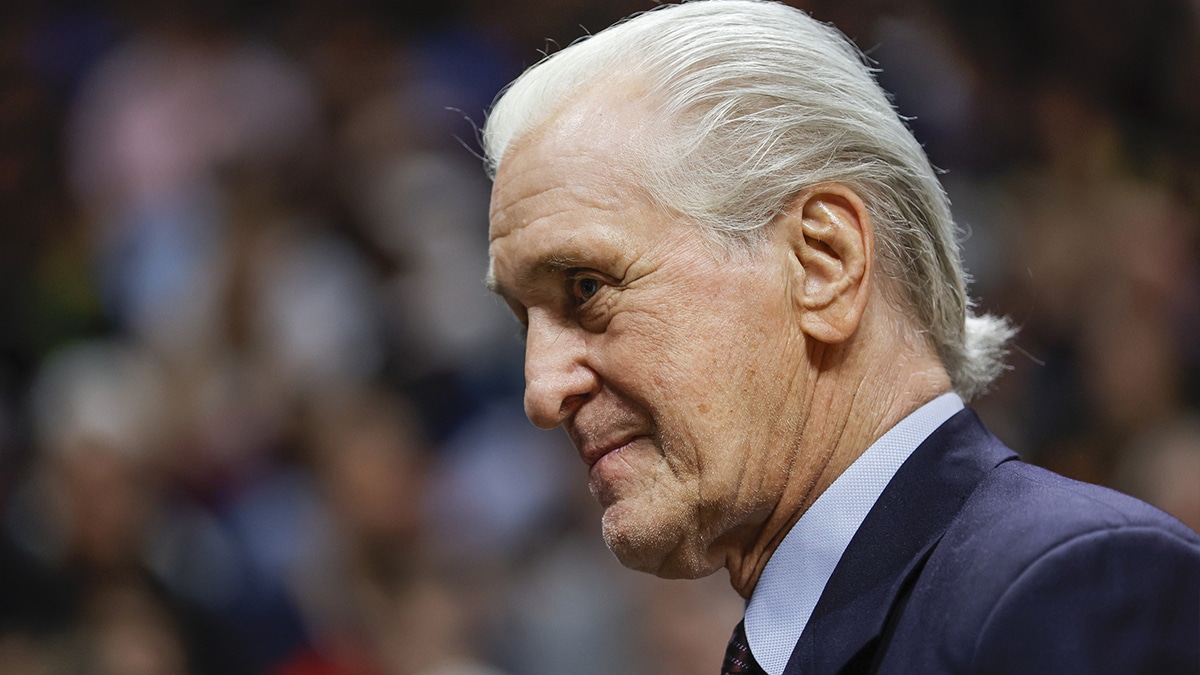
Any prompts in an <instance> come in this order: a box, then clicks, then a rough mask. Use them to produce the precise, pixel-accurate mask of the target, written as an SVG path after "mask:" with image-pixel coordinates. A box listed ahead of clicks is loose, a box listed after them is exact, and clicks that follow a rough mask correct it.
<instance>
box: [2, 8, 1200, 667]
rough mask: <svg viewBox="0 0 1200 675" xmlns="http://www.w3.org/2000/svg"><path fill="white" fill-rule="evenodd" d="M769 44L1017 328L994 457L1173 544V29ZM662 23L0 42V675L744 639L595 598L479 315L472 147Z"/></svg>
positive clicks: (1183, 64)
mask: <svg viewBox="0 0 1200 675" xmlns="http://www.w3.org/2000/svg"><path fill="white" fill-rule="evenodd" d="M796 4H799V5H803V6H806V7H807V8H808V9H810V10H811V11H812V12H813V13H814V14H815V15H816V16H817V17H818V18H821V19H824V20H830V21H834V22H836V23H837V25H838V26H839V27H840V28H842V29H843V30H845V31H846V32H847V33H848V34H850V35H851V37H852V38H854V39H855V40H856V41H858V43H859V44H860V45H861V46H863V47H864V48H866V49H867V50H868V52H869V53H870V54H872V55H873V57H874V58H876V59H877V60H878V61H879V65H880V67H881V69H882V75H881V77H882V80H883V82H884V83H885V85H886V86H887V87H889V88H890V89H891V90H892V91H894V93H895V95H896V101H897V104H898V106H899V108H900V111H901V113H902V114H905V115H908V116H911V117H913V118H914V119H912V121H911V124H912V126H913V128H914V129H915V131H916V133H917V135H918V137H919V138H920V139H921V140H922V142H923V143H925V144H926V146H927V148H928V150H929V153H930V155H931V157H932V158H933V161H934V163H935V164H936V165H938V166H939V167H941V168H943V169H946V170H947V172H948V173H947V174H946V176H945V182H946V185H947V189H948V191H949V193H950V195H951V197H952V199H953V201H954V204H955V209H956V213H957V214H958V217H959V219H960V221H961V222H962V223H963V224H964V225H965V226H966V229H967V231H968V237H967V238H966V240H965V241H964V247H965V255H966V260H967V264H968V268H969V270H970V271H971V272H972V273H973V274H974V275H975V278H976V284H977V285H976V291H977V293H978V295H980V296H981V298H982V302H983V303H984V304H985V305H988V307H989V309H992V310H999V311H1001V312H1004V313H1007V314H1009V315H1011V316H1012V317H1013V318H1014V319H1015V321H1016V322H1017V323H1018V324H1020V325H1021V327H1022V332H1021V334H1020V336H1019V337H1018V341H1017V347H1018V353H1017V354H1014V356H1013V358H1012V359H1011V363H1012V365H1013V369H1012V371H1011V372H1010V373H1008V374H1007V375H1006V376H1005V377H1004V378H1003V379H1002V380H1001V381H1000V383H999V386H998V387H997V389H996V391H995V392H993V393H992V394H991V395H990V396H989V397H987V398H985V399H984V400H983V401H982V402H981V403H980V405H979V408H980V410H981V413H982V414H983V415H984V416H985V417H986V418H988V422H989V424H991V425H992V426H993V428H995V429H997V430H998V431H999V432H1000V434H1001V435H1002V436H1003V437H1004V438H1005V440H1007V441H1008V442H1009V443H1010V444H1012V445H1013V446H1014V447H1017V448H1020V449H1022V451H1023V452H1024V453H1025V454H1026V456H1027V458H1029V459H1031V460H1034V461H1037V462H1041V463H1044V464H1049V465H1052V466H1054V468H1056V469H1058V470H1059V471H1063V472H1065V473H1067V474H1070V475H1073V476H1076V477H1080V478H1085V479H1088V480H1092V481H1096V482H1101V483H1107V484H1111V485H1114V486H1117V487H1119V488H1120V489H1124V490H1127V491H1129V492H1131V493H1133V494H1136V495H1138V496H1140V497H1142V498H1144V499H1147V500H1148V501H1150V502H1152V503H1155V504H1157V505H1159V506H1161V507H1162V508H1164V509H1166V510H1168V511H1169V512H1171V513H1173V514H1175V515H1176V516H1178V517H1179V518H1180V519H1182V520H1184V521H1185V522H1186V523H1188V524H1189V525H1190V526H1191V527H1193V528H1196V527H1200V503H1198V502H1197V498H1196V495H1197V491H1196V490H1195V486H1196V485H1197V484H1198V482H1200V473H1198V472H1200V431H1198V430H1197V423H1196V420H1197V419H1198V418H1200V342H1198V341H1197V340H1196V339H1195V335H1197V334H1198V332H1200V162H1198V161H1197V159H1196V158H1197V157H1200V134H1197V130H1198V129H1200V89H1197V88H1196V87H1195V86H1194V84H1195V82H1196V81H1197V80H1198V79H1200V49H1198V48H1197V45H1200V9H1198V8H1197V6H1196V5H1195V3H1190V2H1188V1H1187V0H1153V1H1151V2H1148V3H1142V4H1139V5H1137V6H1136V7H1135V6H1133V5H1129V4H1128V3H1126V4H1122V3H1117V2H1100V3H1078V2H1075V3H1072V2H1066V1H1065V0H1055V1H1053V2H1048V3H1047V2H1032V1H1029V0H1023V1H1020V2H1009V1H1007V0H1006V1H1004V2H999V1H994V2H993V1H987V0H984V1H975V0H972V1H971V2H955V1H952V0H949V1H938V2H933V1H931V0H893V1H890V2H884V1H882V0H880V1H875V2H868V3H858V4H855V5H854V6H853V7H852V8H851V7H850V6H849V5H846V4H845V3H838V2H824V1H821V0H812V1H806V2H797V3H796ZM651 6H652V3H650V2H649V1H648V0H621V2H616V3H613V2H599V1H598V0H572V1H571V2H546V1H545V0H513V1H512V2H505V3H493V2H480V1H478V0H456V1H452V2H426V1H421V2H409V3H387V2H381V1H378V0H354V1H351V2H336V1H334V0H306V2H303V3H298V4H288V3H265V4H263V3H259V4H257V5H253V6H250V5H245V3H242V5H239V4H237V3H231V2H225V1H223V0H222V1H218V2H198V1H197V0H167V1H166V2H154V3H152V2H144V1H142V0H133V1H131V2H121V3H103V2H86V1H85V2H62V1H61V0H60V1H52V2H48V3H34V4H29V3H25V4H20V3H16V4H14V3H9V5H6V6H4V7H0V223H3V227H0V311H2V312H3V318H4V320H3V321H0V504H2V509H0V523H2V525H3V526H2V527H0V673H9V672H13V673H47V674H54V675H57V674H59V673H74V672H80V671H81V670H85V666H86V667H87V668H90V670H88V672H113V673H117V672H120V673H164V674H165V673H196V674H201V675H203V674H206V673H234V674H235V675H236V674H237V673H274V674H278V675H285V674H287V675H310V674H318V673H320V674H331V675H332V674H343V673H344V674H347V675H350V674H354V675H374V674H376V673H378V674H389V675H390V674H398V675H405V674H423V675H438V674H443V675H445V674H484V675H487V674H495V673H502V672H504V673H512V674H513V675H520V674H523V673H531V674H533V673H542V672H547V673H551V672H554V673H558V672H571V673H588V672H628V673H651V672H653V673H694V672H701V671H703V670H705V669H709V668H714V667H715V664H716V663H719V658H720V655H721V653H722V650H723V649H724V641H725V638H726V636H728V634H729V630H730V628H731V627H732V625H733V623H734V622H735V621H736V617H737V615H738V613H739V612H740V606H739V605H740V603H738V602H737V601H736V600H735V599H734V597H735V596H734V595H733V593H732V592H731V591H729V590H728V588H726V584H725V581H724V580H723V579H719V578H714V579H711V580H708V582H706V583H703V584H695V585H693V584H686V585H685V584H673V583H671V582H665V581H660V580H653V579H643V578H642V577H641V576H639V575H633V574H630V573H627V572H625V571H624V570H622V569H620V567H619V565H617V563H616V562H615V560H614V559H613V558H612V556H611V555H610V554H609V553H608V552H607V551H606V550H605V549H604V547H603V543H602V541H601V538H600V537H599V535H598V534H597V532H596V526H597V522H596V520H597V519H596V516H595V505H594V503H593V502H592V500H591V498H590V496H589V495H587V493H586V490H585V489H584V484H585V480H584V473H585V470H584V468H583V467H582V465H580V464H579V463H578V460H577V457H576V454H575V452H574V450H573V449H572V448H571V447H570V444H569V443H568V442H567V441H566V439H565V438H564V437H562V436H561V435H559V434H548V433H543V432H538V431H536V430H534V429H532V428H531V427H530V426H529V425H528V423H527V422H526V421H525V420H524V417H523V414H522V410H521V405H520V403H519V401H520V391H521V387H522V384H523V383H522V380H521V367H520V363H521V357H522V345H521V344H520V340H519V339H517V338H516V335H517V333H518V327H517V326H516V324H515V323H514V322H512V321H511V319H509V318H508V317H507V314H508V311H507V309H506V308H504V306H503V304H502V303H500V302H498V301H496V300H495V299H494V298H492V297H490V296H489V295H488V294H487V292H486V291H485V290H484V288H483V285H482V283H481V279H482V277H483V273H484V271H485V268H486V264H487V236H486V233H487V202H488V190H489V186H488V185H487V182H486V179H485V177H484V174H483V171H482V169H481V168H480V167H479V164H478V162H477V159H476V158H475V157H473V156H472V152H473V151H474V149H475V147H476V144H475V140H476V139H475V137H474V135H475V133H476V132H475V128H476V126H477V125H478V124H479V123H480V121H481V120H482V117H483V113H484V109H485V108H486V107H487V105H488V104H489V102H490V101H491V100H492V99H493V97H494V96H495V94H496V92H497V90H498V89H499V88H500V87H501V86H503V85H504V84H505V83H507V82H508V80H509V79H510V78H511V77H513V76H514V75H516V74H517V73H518V72H519V71H520V70H521V69H522V68H523V67H524V66H527V65H529V64H530V63H532V62H534V61H536V60H537V59H538V58H539V57H540V53H539V51H538V50H539V49H550V50H553V49H555V48H556V47H555V45H556V44H564V43H566V42H569V41H571V40H573V39H575V38H576V37H577V36H578V35H579V34H581V33H582V32H584V31H585V30H597V29H600V28H602V27H604V26H606V25H608V24H609V23H611V22H612V21H614V20H616V19H618V18H620V17H621V16H624V15H626V14H628V13H631V12H634V11H640V10H644V9H649V8H650V7H651ZM581 26H582V29H581ZM663 617H673V618H672V620H670V621H666V620H664V619H663Z"/></svg>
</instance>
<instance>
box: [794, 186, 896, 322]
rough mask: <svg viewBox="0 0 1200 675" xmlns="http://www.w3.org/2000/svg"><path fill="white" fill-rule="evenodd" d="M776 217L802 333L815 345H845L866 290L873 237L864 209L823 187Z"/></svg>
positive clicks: (854, 198) (845, 192) (839, 190)
mask: <svg viewBox="0 0 1200 675" xmlns="http://www.w3.org/2000/svg"><path fill="white" fill-rule="evenodd" d="M780 218H782V219H783V221H784V222H781V223H779V224H780V225H781V226H782V227H783V228H784V236H786V237H787V238H788V244H789V247H790V249H791V255H792V260H793V262H794V264H795V265H796V266H797V269H796V272H797V275H798V278H797V281H798V283H796V284H795V285H794V287H793V296H794V297H793V301H794V302H795V304H796V306H797V309H798V310H800V311H799V320H800V327H801V330H803V332H804V333H806V334H807V335H809V336H810V337H812V338H813V339H816V340H818V341H820V342H825V343H829V344H836V343H839V342H843V341H845V340H846V339H848V338H849V337H850V336H851V335H853V334H854V332H855V330H857V328H858V325H859V322H860V321H861V319H862V315H863V312H864V311H865V309H866V304H867V298H868V293H869V290H870V278H871V271H872V267H873V263H872V261H873V258H874V233H873V231H872V229H871V219H870V215H869V214H868V213H867V209H866V206H865V205H864V204H863V203H862V200H861V199H859V197H858V195H857V194H855V193H854V191H853V190H851V189H849V188H848V187H846V186H843V185H840V184H834V185H826V186H820V187H817V188H814V189H811V190H807V191H805V192H803V193H801V194H800V195H798V196H797V197H796V199H795V200H793V202H792V204H791V206H790V208H789V209H788V210H787V211H785V212H784V213H783V214H781V216H780Z"/></svg>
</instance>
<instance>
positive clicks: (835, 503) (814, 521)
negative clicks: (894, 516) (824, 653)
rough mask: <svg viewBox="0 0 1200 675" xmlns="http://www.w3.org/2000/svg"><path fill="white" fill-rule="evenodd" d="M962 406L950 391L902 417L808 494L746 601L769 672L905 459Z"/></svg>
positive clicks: (750, 635) (748, 622) (775, 670)
mask: <svg viewBox="0 0 1200 675" xmlns="http://www.w3.org/2000/svg"><path fill="white" fill-rule="evenodd" d="M962 409H963V402H962V399H961V398H959V397H958V395H957V394H954V393H947V394H942V395H941V396H939V397H937V398H935V399H933V400H932V401H930V402H929V403H926V404H925V405H923V406H921V407H920V408H918V409H917V410H916V411H914V412H913V413H912V414H910V415H909V416H908V417H905V418H904V419H902V420H900V422H899V423H897V424H896V426H894V427H892V428H891V429H889V430H888V431H887V432H886V433H884V434H883V436H880V437H879V439H878V440H876V441H875V442H874V443H872V444H871V447H869V448H867V450H866V452H864V453H863V454H862V455H861V456H860V457H859V458H858V459H857V460H855V461H854V463H853V464H851V465H850V466H849V467H847V468H846V470H845V471H844V472H842V475H840V476H838V477H837V479H836V480H834V481H833V483H832V484H831V485H830V486H829V487H828V488H826V490H825V492H823V493H821V496H819V497H817V500H816V501H814V502H813V504H812V506H810V507H809V509H808V510H807V511H805V512H804V514H803V515H801V516H800V519H799V520H798V521H796V524H795V525H794V526H792V529H791V531H790V532H788V534H787V536H786V537H784V539H783V541H782V542H780V544H779V547H778V548H777V549H775V552H774V553H773V554H772V555H771V559H770V560H768V561H767V566H766V567H765V568H764V569H763V573H762V576H760V577H759V580H758V584H757V585H756V586H755V588H754V592H753V593H752V594H751V596H750V603H749V604H748V605H747V607H746V619H745V626H746V637H747V640H748V641H749V643H750V651H751V653H752V654H753V655H754V659H755V660H756V661H758V664H759V665H760V666H762V668H763V670H765V671H766V672H767V673H768V675H781V673H783V670H784V668H785V667H786V666H787V662H788V659H789V658H790V657H791V655H792V649H793V648H794V647H795V645H796V641H797V640H799V639H800V634H801V633H803V632H804V626H805V625H806V624H807V623H808V619H809V617H810V616H812V612H813V608H814V607H816V605H817V600H818V599H819V598H820V597H821V593H822V592H823V591H824V590H825V584H826V583H828V581H829V577H830V576H831V575H832V574H833V570H834V568H835V567H837V564H838V561H839V560H840V559H841V557H842V554H843V553H844V552H845V551H846V547H847V546H849V544H850V540H851V539H852V538H853V537H854V533H855V532H857V531H858V528H859V526H860V525H861V524H862V521H863V519H864V518H866V516H867V512H868V511H870V510H871V507H872V506H874V505H875V502H876V501H877V500H878V499H879V495H880V494H882V493H883V490H884V488H886V487H887V484H888V482H889V481H891V479H892V477H893V476H895V475H896V471H897V470H898V469H899V468H900V465H901V464H903V463H904V460H906V459H908V456H909V455H910V454H912V452H913V450H915V449H916V448H917V446H918V445H920V444H921V443H922V442H923V441H924V440H925V439H926V438H928V437H929V435H930V434H932V433H933V432H934V431H935V430H937V428H938V427H940V426H941V425H942V423H944V422H945V421H946V420H948V419H950V418H951V417H953V416H954V414H955V413H957V412H958V411H960V410H962Z"/></svg>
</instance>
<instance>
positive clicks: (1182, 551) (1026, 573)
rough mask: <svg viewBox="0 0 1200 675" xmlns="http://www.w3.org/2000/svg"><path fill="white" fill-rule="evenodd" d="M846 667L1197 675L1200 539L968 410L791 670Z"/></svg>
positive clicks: (865, 530)
mask: <svg viewBox="0 0 1200 675" xmlns="http://www.w3.org/2000/svg"><path fill="white" fill-rule="evenodd" d="M1197 489H1200V486H1198V488H1197ZM838 672H843V673H857V672H880V673H920V674H925V673H1056V674H1057V673H1155V674H1157V673H1188V674H1189V675H1197V673H1200V536H1197V535H1196V533H1195V532H1192V531H1191V530H1190V529H1188V528H1187V527H1186V526H1184V525H1183V524H1182V523H1180V522H1179V521H1177V520H1175V519H1174V518H1171V517H1170V516H1168V515H1166V514H1164V513H1162V512H1161V511H1159V510H1157V509H1155V508H1153V507H1151V506H1149V505H1147V504H1144V503H1142V502H1140V501H1138V500H1136V499H1133V498H1132V497H1128V496H1125V495H1122V494H1120V493H1118V492H1114V491H1112V490H1108V489H1105V488H1101V487H1097V486H1095V485H1088V484H1086V483H1079V482H1076V481H1072V480H1069V479H1066V478H1063V477H1062V476H1059V475H1056V474H1054V473H1051V472H1049V471H1045V470H1043V469H1040V468H1037V467H1035V466H1032V465H1029V464H1026V463H1024V462H1022V461H1020V460H1019V459H1018V458H1017V456H1016V455H1015V454H1014V453H1013V452H1012V451H1011V450H1009V449H1008V448H1007V447H1005V446H1004V445H1003V444H1002V443H1001V442H1000V441H999V440H997V439H996V438H995V437H994V436H992V435H991V434H990V433H989V432H988V431H987V429H985V428H984V426H983V424H982V423H981V422H980V421H979V418H978V417H977V416H976V415H975V413H974V412H973V411H971V410H969V409H968V410H963V411H962V412H960V413H958V414H957V415H955V416H954V417H952V418H950V419H949V420H948V421H947V422H946V423H945V424H944V425H942V427H941V428H939V429H938V430H937V431H936V432H934V433H933V435H931V436H930V437H929V438H928V439H927V440H926V441H925V442H924V443H922V444H921V446H920V447H918V448H917V449H916V451H914V453H913V454H912V456H911V457H910V458H909V459H908V461H906V462H905V463H904V465H903V466H901V467H900V470H899V471H898V472H897V474H896V476H895V478H894V479H893V480H892V481H891V483H889V484H888V487H887V488H886V489H885V490H884V492H883V494H882V495H881V496H880V498H879V501H878V502H876V504H875V506H874V508H873V509H872V510H871V512H870V513H869V514H868V515H867V517H866V520H864V521H863V524H862V527H860V528H859V530H858V532H857V534H855V536H854V539H853V540H852V541H851V542H850V545H849V547H847V549H846V552H845V554H844V555H843V556H842V559H841V561H840V562H839V563H838V566H837V568H836V569H835V570H834V572H833V576H832V577H830V579H829V583H828V585H827V586H826V587H825V592H824V593H823V594H822V596H821V599H820V600H819V601H818V603H817V606H816V607H815V609H814V610H813V614H812V617H811V618H810V619H809V622H808V624H807V626H806V627H805V629H804V633H803V634H802V635H801V636H800V639H799V641H798V642H797V643H796V647H795V650H794V651H793V652H792V656H791V659H790V661H789V662H788V667H787V670H786V671H785V675H798V674H799V673H806V674H808V673H838Z"/></svg>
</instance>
